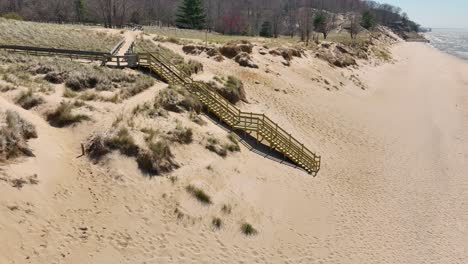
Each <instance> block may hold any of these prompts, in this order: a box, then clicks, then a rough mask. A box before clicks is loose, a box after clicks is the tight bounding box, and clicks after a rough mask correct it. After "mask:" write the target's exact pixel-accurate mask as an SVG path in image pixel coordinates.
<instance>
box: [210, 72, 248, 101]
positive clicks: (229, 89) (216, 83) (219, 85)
mask: <svg viewBox="0 0 468 264" xmlns="http://www.w3.org/2000/svg"><path fill="white" fill-rule="evenodd" d="M208 86H210V87H211V88H212V89H214V90H216V91H217V92H218V93H219V94H220V95H221V96H223V97H224V98H226V99H227V100H228V101H229V102H231V103H233V104H236V103H237V102H239V101H247V97H246V94H245V89H244V84H243V83H242V81H241V80H239V79H237V78H236V77H234V76H229V77H228V78H227V80H225V79H221V78H219V77H217V78H214V79H213V81H211V82H209V83H208Z"/></svg>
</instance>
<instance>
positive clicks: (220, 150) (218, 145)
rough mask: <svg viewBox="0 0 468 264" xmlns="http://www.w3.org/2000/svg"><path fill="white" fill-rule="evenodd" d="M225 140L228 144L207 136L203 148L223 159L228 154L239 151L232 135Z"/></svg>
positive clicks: (237, 143)
mask: <svg viewBox="0 0 468 264" xmlns="http://www.w3.org/2000/svg"><path fill="white" fill-rule="evenodd" d="M227 139H228V140H227V141H228V142H221V140H219V139H218V138H216V137H214V136H209V137H208V138H207V140H206V145H205V147H206V149H208V150H209V151H211V152H214V153H216V154H218V155H219V156H221V157H223V158H224V157H226V156H227V155H228V153H232V152H238V151H240V147H239V142H238V141H237V139H236V137H235V136H234V135H232V134H229V135H228V136H227Z"/></svg>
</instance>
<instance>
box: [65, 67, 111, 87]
mask: <svg viewBox="0 0 468 264" xmlns="http://www.w3.org/2000/svg"><path fill="white" fill-rule="evenodd" d="M65 85H66V86H67V87H68V88H70V89H72V90H73V91H82V90H85V89H93V88H96V89H97V90H109V88H110V87H111V80H109V79H107V78H103V77H101V76H100V75H98V74H95V73H92V72H72V73H71V74H70V76H69V77H68V78H67V81H66V82H65Z"/></svg>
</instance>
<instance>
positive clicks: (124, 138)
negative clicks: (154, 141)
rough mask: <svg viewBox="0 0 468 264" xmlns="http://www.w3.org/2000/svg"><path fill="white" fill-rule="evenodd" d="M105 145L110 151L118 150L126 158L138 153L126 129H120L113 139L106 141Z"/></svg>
mask: <svg viewBox="0 0 468 264" xmlns="http://www.w3.org/2000/svg"><path fill="white" fill-rule="evenodd" d="M106 145H107V146H109V148H111V149H117V150H119V151H120V152H121V153H122V154H124V155H127V156H136V155H138V151H139V149H138V146H137V145H136V144H135V140H134V139H133V137H132V136H131V135H130V132H129V131H128V129H127V128H126V127H122V128H120V129H119V130H118V131H117V133H116V134H115V135H114V136H113V137H111V138H110V139H109V140H107V141H106Z"/></svg>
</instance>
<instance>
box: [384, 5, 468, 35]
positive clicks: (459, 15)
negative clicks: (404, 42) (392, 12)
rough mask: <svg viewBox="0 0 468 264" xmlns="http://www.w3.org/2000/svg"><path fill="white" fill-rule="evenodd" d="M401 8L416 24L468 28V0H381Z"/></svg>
mask: <svg viewBox="0 0 468 264" xmlns="http://www.w3.org/2000/svg"><path fill="white" fill-rule="evenodd" d="M378 2H383V3H389V4H392V5H395V6H399V7H401V8H402V9H403V11H405V12H406V13H408V15H409V17H410V18H411V19H412V20H414V21H415V22H417V23H419V24H421V25H422V26H425V27H433V28H441V27H442V28H468V0H379V1H378Z"/></svg>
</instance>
